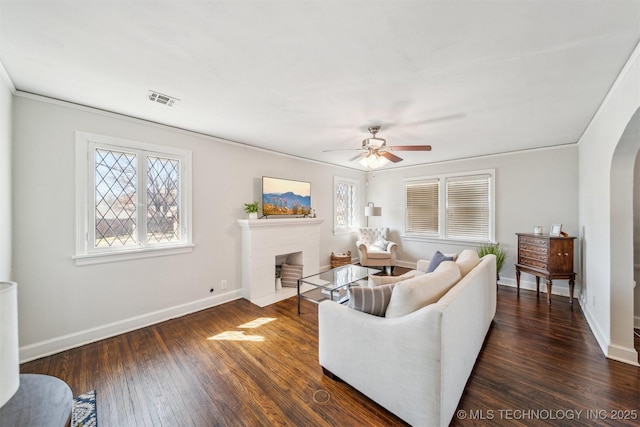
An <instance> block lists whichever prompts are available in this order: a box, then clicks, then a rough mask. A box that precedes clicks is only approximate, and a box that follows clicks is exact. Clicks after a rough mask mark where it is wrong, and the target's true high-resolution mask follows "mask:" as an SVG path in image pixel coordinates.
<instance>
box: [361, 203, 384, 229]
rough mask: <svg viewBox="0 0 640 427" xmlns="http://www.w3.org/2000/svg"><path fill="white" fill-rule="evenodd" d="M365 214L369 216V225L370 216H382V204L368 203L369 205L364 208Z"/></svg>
mask: <svg viewBox="0 0 640 427" xmlns="http://www.w3.org/2000/svg"><path fill="white" fill-rule="evenodd" d="M364 216H366V217H367V227H368V226H369V217H370V216H382V208H381V207H380V206H375V205H374V203H373V202H369V203H367V206H365V208H364Z"/></svg>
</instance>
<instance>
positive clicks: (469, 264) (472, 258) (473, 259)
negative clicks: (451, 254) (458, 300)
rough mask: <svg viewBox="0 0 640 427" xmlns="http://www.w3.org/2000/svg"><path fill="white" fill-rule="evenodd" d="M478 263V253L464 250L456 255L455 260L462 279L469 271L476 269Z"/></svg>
mask: <svg viewBox="0 0 640 427" xmlns="http://www.w3.org/2000/svg"><path fill="white" fill-rule="evenodd" d="M479 263H480V257H479V256H478V252H476V251H475V250H473V249H465V250H463V251H462V252H460V255H458V259H457V260H456V264H458V267H459V268H460V274H461V275H462V277H464V276H466V275H467V274H468V273H469V272H470V271H471V270H473V269H474V268H476V266H477V265H478V264H479Z"/></svg>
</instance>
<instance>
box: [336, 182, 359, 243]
mask: <svg viewBox="0 0 640 427" xmlns="http://www.w3.org/2000/svg"><path fill="white" fill-rule="evenodd" d="M341 182H344V183H347V184H352V185H355V187H356V191H357V194H356V201H355V209H356V210H357V209H359V208H360V198H361V188H360V181H358V180H356V179H351V178H343V177H339V176H334V177H333V234H334V235H339V234H350V233H354V232H356V231H357V230H358V224H356V225H354V226H353V227H351V228H340V229H339V228H338V221H337V218H336V206H337V204H338V201H337V199H336V187H337V186H338V183H341ZM356 218H358V220H357V221H358V222H360V215H359V214H358V212H356Z"/></svg>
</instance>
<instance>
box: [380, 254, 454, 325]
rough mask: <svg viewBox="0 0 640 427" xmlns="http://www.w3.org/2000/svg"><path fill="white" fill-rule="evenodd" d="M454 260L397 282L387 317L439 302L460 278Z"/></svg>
mask: <svg viewBox="0 0 640 427" xmlns="http://www.w3.org/2000/svg"><path fill="white" fill-rule="evenodd" d="M460 277H461V276H460V269H459V268H458V266H457V265H456V263H455V262H453V261H443V262H441V263H440V265H439V266H438V268H436V270H435V271H434V272H433V273H428V274H425V275H421V276H417V277H414V278H413V279H409V280H405V281H404V282H401V283H397V284H396V286H395V287H394V288H393V292H392V293H391V299H390V300H389V305H388V306H387V311H386V313H385V317H400V316H404V315H405V314H409V313H412V312H414V311H416V310H419V309H421V308H422V307H426V306H427V305H429V304H433V303H435V302H437V301H438V300H439V299H440V298H441V297H442V296H443V295H444V294H446V293H447V292H448V291H449V289H451V288H452V287H453V285H455V284H456V283H457V282H458V280H460Z"/></svg>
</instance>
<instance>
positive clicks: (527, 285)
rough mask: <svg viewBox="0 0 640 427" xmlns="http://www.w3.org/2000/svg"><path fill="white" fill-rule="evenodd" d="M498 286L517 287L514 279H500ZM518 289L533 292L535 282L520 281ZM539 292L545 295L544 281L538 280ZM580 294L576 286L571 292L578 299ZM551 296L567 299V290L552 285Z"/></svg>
mask: <svg viewBox="0 0 640 427" xmlns="http://www.w3.org/2000/svg"><path fill="white" fill-rule="evenodd" d="M498 284H500V285H504V286H511V287H512V288H517V287H518V285H517V282H516V279H511V278H500V280H498ZM520 289H527V290H530V291H535V290H536V282H535V281H528V280H523V279H520ZM540 292H544V293H545V294H546V293H547V284H546V283H545V282H544V280H540ZM580 294H581V291H580V286H579V285H576V286H575V288H574V290H573V297H574V298H579V297H580ZM551 295H560V296H563V297H567V298H568V297H569V288H568V287H565V286H557V285H555V283H554V285H553V286H552V287H551Z"/></svg>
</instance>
